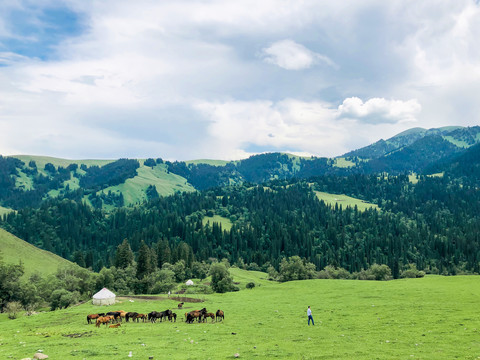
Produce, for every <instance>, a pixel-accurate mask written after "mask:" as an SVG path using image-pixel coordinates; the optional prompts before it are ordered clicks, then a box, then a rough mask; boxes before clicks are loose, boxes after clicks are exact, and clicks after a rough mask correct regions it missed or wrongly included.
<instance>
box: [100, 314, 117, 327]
mask: <svg viewBox="0 0 480 360" xmlns="http://www.w3.org/2000/svg"><path fill="white" fill-rule="evenodd" d="M113 319H114V317H113V316H100V317H99V318H98V319H97V321H96V323H95V326H96V327H100V325H102V324H104V325H107V324H108V323H109V322H110V321H112V320H113Z"/></svg>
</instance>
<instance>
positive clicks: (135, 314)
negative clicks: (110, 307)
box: [125, 312, 138, 322]
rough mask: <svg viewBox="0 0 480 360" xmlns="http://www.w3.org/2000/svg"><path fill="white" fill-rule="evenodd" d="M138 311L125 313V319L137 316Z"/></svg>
mask: <svg viewBox="0 0 480 360" xmlns="http://www.w3.org/2000/svg"><path fill="white" fill-rule="evenodd" d="M137 315H138V313H137V312H128V313H126V314H125V321H126V322H128V319H133V320H135V318H136V317H137Z"/></svg>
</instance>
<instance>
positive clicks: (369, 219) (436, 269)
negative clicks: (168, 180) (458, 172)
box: [1, 174, 480, 278]
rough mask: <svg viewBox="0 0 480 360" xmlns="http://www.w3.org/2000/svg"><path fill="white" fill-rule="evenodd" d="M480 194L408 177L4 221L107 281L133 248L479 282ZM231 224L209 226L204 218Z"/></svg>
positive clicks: (231, 190)
mask: <svg viewBox="0 0 480 360" xmlns="http://www.w3.org/2000/svg"><path fill="white" fill-rule="evenodd" d="M315 191H324V192H330V193H334V194H347V195H350V196H353V197H356V198H359V199H361V200H364V201H368V202H371V203H375V204H377V205H378V206H379V210H377V209H373V208H372V209H367V210H366V211H363V212H362V211H359V210H358V209H357V208H356V207H354V208H351V207H345V208H344V207H343V206H341V205H338V204H337V205H335V206H331V205H327V204H325V203H324V202H323V201H321V200H319V199H318V198H317V197H316V195H315ZM479 200H480V192H479V189H478V185H477V182H475V181H473V182H472V183H468V182H467V181H463V180H462V181H459V180H458V179H456V178H452V177H450V176H449V175H448V174H446V175H445V176H443V177H427V176H424V177H420V178H419V179H418V182H416V183H413V182H411V181H410V179H409V177H408V176H406V175H400V176H377V175H359V174H357V175H350V176H334V175H331V176H322V177H313V178H310V179H308V180H302V179H290V180H276V181H271V182H269V183H265V184H262V185H256V184H249V183H245V184H242V185H237V186H231V187H222V188H220V187H219V188H213V189H208V190H203V191H199V192H193V193H178V194H175V195H173V196H169V197H154V198H152V199H151V200H150V201H148V202H145V203H143V204H140V205H138V206H135V207H132V208H124V207H122V208H117V209H115V210H113V211H112V212H110V213H106V212H104V211H102V210H101V209H94V208H92V207H90V206H88V205H86V204H85V203H83V202H81V201H76V200H72V199H68V198H61V197H60V198H55V199H49V200H47V201H45V202H43V203H42V205H41V206H40V207H38V208H33V207H27V208H24V209H20V210H19V211H17V212H12V213H9V214H5V215H4V216H3V219H2V221H1V226H2V227H3V228H5V229H6V230H7V231H9V232H11V233H13V234H14V235H16V236H18V237H20V238H22V239H24V240H26V241H28V242H30V243H32V244H34V245H35V246H38V247H40V248H42V249H45V250H49V251H52V252H54V253H56V254H58V255H60V256H62V257H64V258H67V259H71V260H73V261H76V262H77V263H79V264H80V265H82V266H84V267H87V268H92V269H94V270H95V271H99V270H100V269H102V268H103V267H104V266H107V267H109V266H113V265H114V264H115V260H114V259H115V252H116V250H117V247H118V246H119V245H120V244H121V243H122V242H123V241H124V240H125V239H127V241H128V243H129V244H130V246H131V249H132V250H133V252H134V253H135V254H137V256H138V251H139V249H140V248H141V246H142V244H145V245H146V246H147V247H149V248H150V249H152V251H155V253H156V257H157V264H156V265H157V266H158V267H159V268H161V267H162V264H163V263H164V262H167V263H176V262H177V261H179V260H183V261H185V264H186V266H187V267H188V268H190V267H191V264H192V263H193V262H195V261H197V262H202V261H208V260H209V259H212V258H213V259H227V260H228V261H229V262H230V263H232V264H233V263H237V262H239V261H242V262H243V263H245V264H255V265H256V266H258V268H259V269H263V270H266V269H267V268H268V267H270V266H272V267H273V268H274V269H276V270H278V269H279V266H280V264H281V261H282V259H285V258H289V257H292V256H299V257H300V258H303V259H305V260H306V261H308V262H310V263H312V264H314V266H315V268H316V270H317V271H318V270H322V269H324V268H325V267H326V266H333V267H334V268H344V269H346V270H347V271H348V272H350V273H354V272H359V271H361V270H364V269H367V268H369V267H370V266H372V265H373V264H386V265H388V266H389V267H390V269H391V270H392V276H393V277H394V278H396V277H398V276H399V274H400V272H401V271H402V269H404V268H405V267H407V266H409V265H410V264H415V266H416V267H417V268H418V269H421V270H424V271H426V272H427V273H434V274H445V275H453V274H457V273H478V272H479V270H480V269H479V261H480V239H479V237H480V235H479V234H480V221H479V220H480V219H479V216H480V215H479V214H480V201H479ZM214 214H215V215H218V216H221V217H222V218H225V219H228V220H230V221H231V223H232V227H231V229H229V230H226V229H223V228H222V225H221V223H217V222H213V223H209V222H207V223H204V222H203V218H204V217H205V216H213V215H214Z"/></svg>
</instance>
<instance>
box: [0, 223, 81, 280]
mask: <svg viewBox="0 0 480 360" xmlns="http://www.w3.org/2000/svg"><path fill="white" fill-rule="evenodd" d="M0 251H1V252H0V254H1V256H2V259H3V261H4V262H5V263H7V264H18V263H19V262H20V261H21V262H22V263H23V265H24V267H25V274H24V275H23V276H24V277H25V278H28V277H29V276H30V275H31V274H33V273H35V272H38V273H40V274H41V275H43V276H46V275H50V274H54V273H55V272H56V271H57V268H58V267H59V266H62V265H72V263H71V262H70V261H68V260H65V259H63V258H61V257H60V256H58V255H55V254H53V253H51V252H48V251H45V250H42V249H39V248H37V247H35V246H33V245H31V244H29V243H27V242H26V241H23V240H22V239H19V238H18V237H16V236H14V235H12V234H10V233H9V232H7V231H5V230H3V229H0Z"/></svg>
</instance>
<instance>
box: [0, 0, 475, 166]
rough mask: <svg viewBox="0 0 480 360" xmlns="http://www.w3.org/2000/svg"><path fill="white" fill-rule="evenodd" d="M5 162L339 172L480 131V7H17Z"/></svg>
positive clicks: (2, 53)
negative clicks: (346, 160)
mask: <svg viewBox="0 0 480 360" xmlns="http://www.w3.org/2000/svg"><path fill="white" fill-rule="evenodd" d="M1 3H2V11H1V12H0V154H2V155H11V154H35V155H49V156H56V157H63V158H71V159H81V158H120V157H130V158H134V157H136V158H142V157H162V158H164V159H178V160H186V159H199V158H214V159H239V158H245V157H247V156H249V155H251V154H255V153H261V152H266V151H285V152H291V153H297V154H312V155H318V156H337V155H341V154H343V153H345V152H347V151H349V150H352V149H356V148H359V147H362V146H365V145H368V144H370V143H372V142H374V141H377V140H379V139H381V138H384V139H386V138H388V137H391V136H393V135H395V134H397V133H399V132H401V131H403V130H406V129H409V128H412V127H423V128H431V127H440V126H447V125H463V126H472V125H478V124H479V123H480V4H479V2H478V1H474V0H448V1H447V0H422V1H418V0H399V1H396V0H391V1H390V0H389V1H385V0H362V1H354V0H351V1H340V0H336V1H322V0H311V1H310V0H292V1H290V0H262V1H258V0H241V1H238V0H196V1H195V0H175V1H167V0H136V1H131V0H1Z"/></svg>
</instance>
